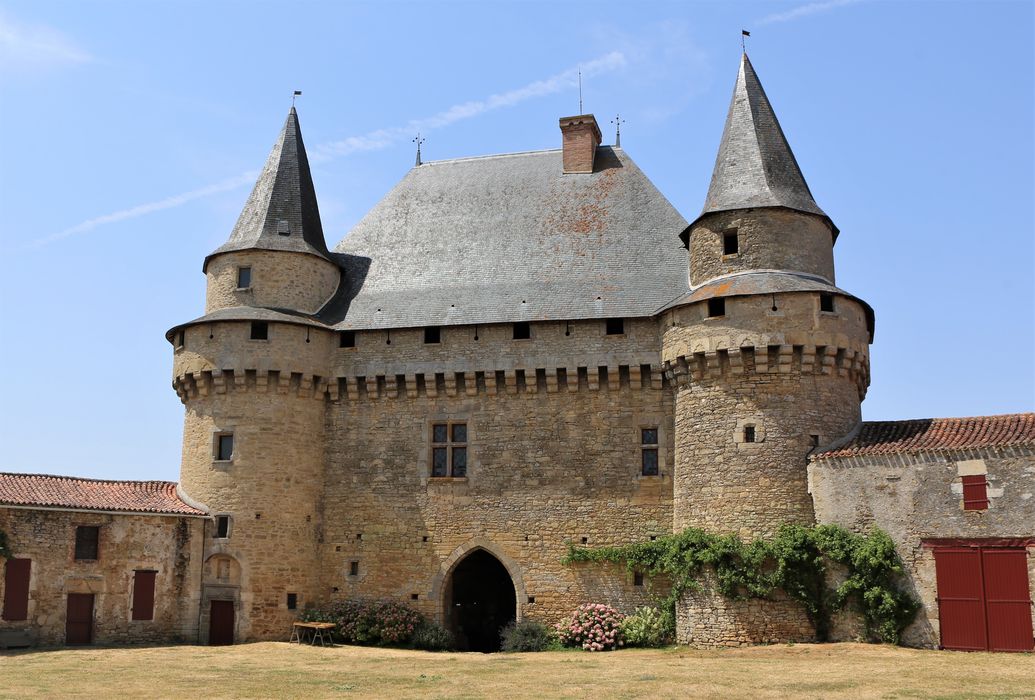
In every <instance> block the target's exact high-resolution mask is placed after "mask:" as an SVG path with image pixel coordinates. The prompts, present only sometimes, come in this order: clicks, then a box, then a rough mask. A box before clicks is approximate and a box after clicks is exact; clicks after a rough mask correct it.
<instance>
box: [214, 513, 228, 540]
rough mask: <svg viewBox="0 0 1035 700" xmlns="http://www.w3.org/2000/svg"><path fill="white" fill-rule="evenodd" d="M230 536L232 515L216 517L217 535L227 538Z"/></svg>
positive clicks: (222, 538) (223, 538) (220, 537)
mask: <svg viewBox="0 0 1035 700" xmlns="http://www.w3.org/2000/svg"><path fill="white" fill-rule="evenodd" d="M229 536H230V516H229V515H220V516H217V517H216V537H217V538H219V539H221V540H225V539H226V538H227V537H229Z"/></svg>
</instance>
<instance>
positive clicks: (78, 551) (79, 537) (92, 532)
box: [75, 525, 101, 561]
mask: <svg viewBox="0 0 1035 700" xmlns="http://www.w3.org/2000/svg"><path fill="white" fill-rule="evenodd" d="M100 531H101V529H100V528H99V527H96V526H91V525H80V526H79V527H77V528H76V529H75V559H76V561H96V560H97V549H98V542H99V541H100Z"/></svg>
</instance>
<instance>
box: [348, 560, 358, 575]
mask: <svg viewBox="0 0 1035 700" xmlns="http://www.w3.org/2000/svg"><path fill="white" fill-rule="evenodd" d="M349 576H359V562H358V561H350V562H349Z"/></svg>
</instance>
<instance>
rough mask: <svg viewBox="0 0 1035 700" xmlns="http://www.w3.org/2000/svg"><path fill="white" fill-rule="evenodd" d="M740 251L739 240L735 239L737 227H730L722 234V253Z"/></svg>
mask: <svg viewBox="0 0 1035 700" xmlns="http://www.w3.org/2000/svg"><path fill="white" fill-rule="evenodd" d="M739 252H740V242H739V241H738V240H737V229H735V228H734V229H730V230H729V231H726V232H725V233H723V234H722V254H723V255H736V254H737V253H739Z"/></svg>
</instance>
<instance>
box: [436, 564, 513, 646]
mask: <svg viewBox="0 0 1035 700" xmlns="http://www.w3.org/2000/svg"><path fill="white" fill-rule="evenodd" d="M446 603H447V606H448V608H447V610H448V611H449V613H448V615H449V620H448V622H449V627H450V629H451V630H452V632H453V635H454V636H455V637H456V643H457V646H458V647H459V648H460V649H461V650H466V651H482V652H491V651H499V650H500V629H501V628H503V627H504V626H506V625H507V624H508V623H509V622H511V621H512V620H513V619H514V617H515V615H516V614H517V594H516V592H515V590H514V582H513V581H512V580H511V579H510V573H508V572H507V569H506V567H505V566H503V564H502V563H500V560H499V559H497V558H496V557H494V556H492V555H491V554H489V553H488V552H486V551H485V550H484V549H476V550H475V551H473V552H471V553H470V554H469V555H467V556H466V557H465V558H464V559H463V560H462V561H461V562H460V563H459V564H457V565H456V567H455V568H454V569H453V573H452V575H451V576H450V577H449V587H448V589H447V594H446Z"/></svg>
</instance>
